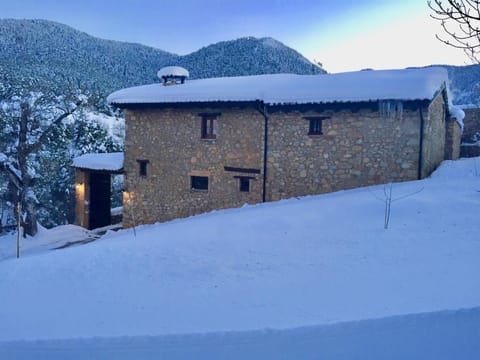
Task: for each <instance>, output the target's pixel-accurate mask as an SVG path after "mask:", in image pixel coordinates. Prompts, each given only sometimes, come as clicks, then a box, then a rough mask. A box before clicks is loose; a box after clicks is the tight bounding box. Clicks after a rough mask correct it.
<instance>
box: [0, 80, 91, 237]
mask: <svg viewBox="0 0 480 360" xmlns="http://www.w3.org/2000/svg"><path fill="white" fill-rule="evenodd" d="M6 92H7V94H6V95H7V96H4V97H3V98H4V100H2V102H1V103H0V114H1V115H0V126H1V127H2V129H4V131H3V133H2V138H1V142H0V146H1V148H0V152H1V153H2V156H1V157H0V169H1V170H2V171H3V172H4V173H6V174H7V175H8V179H9V181H8V189H9V193H10V196H11V197H12V200H13V203H18V202H20V203H21V205H22V209H23V214H22V219H23V224H22V225H23V229H24V233H25V234H28V235H35V234H36V232H37V220H38V199H37V197H36V195H35V191H34V185H35V181H36V180H37V178H38V170H39V167H40V154H41V151H42V149H44V146H45V144H46V143H47V142H48V141H49V140H50V139H51V136H52V134H53V133H54V130H55V129H56V128H59V127H62V126H65V120H66V119H67V118H68V117H69V116H71V115H72V114H73V113H74V112H75V111H76V110H77V109H78V107H79V105H81V104H82V102H84V101H85V96H84V95H82V94H80V93H77V94H74V95H72V96H68V97H66V96H56V95H54V94H45V93H41V92H34V91H26V90H25V88H24V87H23V88H21V87H10V88H9V89H7V91H6Z"/></svg>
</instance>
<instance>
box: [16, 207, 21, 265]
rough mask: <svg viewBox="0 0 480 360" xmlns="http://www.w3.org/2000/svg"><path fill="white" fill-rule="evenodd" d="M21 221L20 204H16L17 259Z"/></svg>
mask: <svg viewBox="0 0 480 360" xmlns="http://www.w3.org/2000/svg"><path fill="white" fill-rule="evenodd" d="M21 219H22V204H21V203H20V201H19V202H18V203H17V259H18V258H19V257H20V228H21Z"/></svg>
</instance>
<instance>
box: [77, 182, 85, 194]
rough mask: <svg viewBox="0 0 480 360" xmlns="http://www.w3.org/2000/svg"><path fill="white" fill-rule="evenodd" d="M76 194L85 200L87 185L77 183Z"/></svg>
mask: <svg viewBox="0 0 480 360" xmlns="http://www.w3.org/2000/svg"><path fill="white" fill-rule="evenodd" d="M75 192H76V193H77V196H78V197H81V198H83V197H84V196H85V184H84V183H76V184H75Z"/></svg>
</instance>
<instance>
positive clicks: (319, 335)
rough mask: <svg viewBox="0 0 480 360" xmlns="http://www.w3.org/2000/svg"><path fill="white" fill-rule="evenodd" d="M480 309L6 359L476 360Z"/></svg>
mask: <svg viewBox="0 0 480 360" xmlns="http://www.w3.org/2000/svg"><path fill="white" fill-rule="evenodd" d="M479 324H480V308H474V309H465V310H458V311H442V312H435V313H425V314H412V315H405V316H395V317H389V318H385V319H380V320H364V321H359V322H348V323H339V324H333V325H321V326H311V327H303V328H296V329H289V330H273V329H266V330H254V331H245V332H227V333H207V334H186V335H166V336H165V335H164V336H142V337H140V336H139V337H117V338H84V339H67V340H47V341H16V342H4V343H2V342H0V358H2V359H15V360H27V359H32V360H33V359H49V360H64V359H69V360H77V359H78V360H83V359H90V358H94V359H96V360H101V359H105V360H110V359H115V360H127V359H132V360H144V359H152V360H153V359H168V360H192V359H209V360H217V359H218V360H225V359H228V360H237V359H238V360H245V359H249V360H266V359H291V360H299V359H301V360H310V359H312V360H313V359H330V360H337V359H338V360H340V359H342V360H349V359H352V360H353V359H369V360H385V359H389V360H405V359H409V360H416V359H418V360H425V359H435V360H451V359H476V358H477V357H478V354H480V341H478V339H480V326H479Z"/></svg>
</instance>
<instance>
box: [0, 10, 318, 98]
mask: <svg viewBox="0 0 480 360" xmlns="http://www.w3.org/2000/svg"><path fill="white" fill-rule="evenodd" d="M0 54H1V55H0V78H3V80H4V81H14V82H18V81H19V80H21V79H22V78H27V77H28V78H35V79H36V81H37V85H39V86H55V87H60V88H61V87H72V86H78V85H80V86H82V87H84V88H89V89H90V90H95V91H99V92H100V93H102V94H105V95H108V93H110V92H112V91H113V90H116V89H119V88H123V87H127V86H134V85H141V84H147V83H152V82H155V81H158V79H157V78H156V73H157V71H158V70H159V69H160V68H161V67H164V66H167V65H180V66H184V67H186V68H187V69H188V70H189V71H190V75H191V77H192V78H203V77H218V76H234V75H253V74H265V73H281V72H283V73H285V72H287V73H296V74H312V73H322V72H323V71H322V70H321V69H320V68H319V67H318V66H316V65H314V64H312V63H311V62H310V61H309V60H307V59H306V58H305V57H303V56H302V55H301V54H300V53H298V52H297V51H295V50H293V49H291V48H289V47H287V46H285V45H284V44H282V43H280V42H279V41H277V40H274V39H271V38H262V39H257V38H253V37H248V38H241V39H238V40H232V41H225V42H220V43H217V44H214V45H210V46H207V47H204V48H202V49H200V50H198V51H196V52H193V53H191V54H189V55H186V56H179V55H176V54H172V53H168V52H166V51H162V50H159V49H154V48H152V47H148V46H144V45H140V44H132V43H124V42H118V41H110V40H103V39H98V38H95V37H93V36H90V35H88V34H86V33H84V32H81V31H78V30H75V29H73V28H71V27H69V26H66V25H63V24H60V23H56V22H52V21H46V20H14V19H0Z"/></svg>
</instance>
